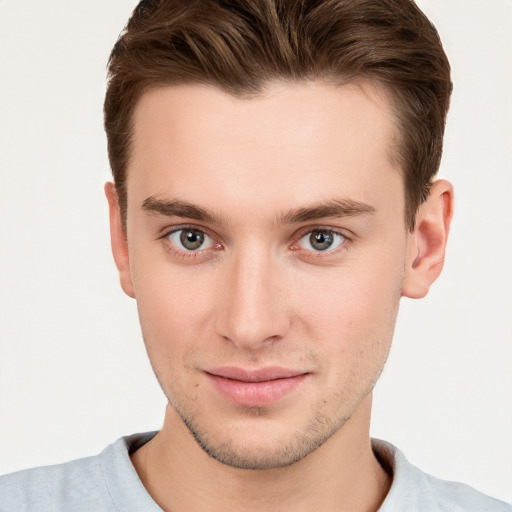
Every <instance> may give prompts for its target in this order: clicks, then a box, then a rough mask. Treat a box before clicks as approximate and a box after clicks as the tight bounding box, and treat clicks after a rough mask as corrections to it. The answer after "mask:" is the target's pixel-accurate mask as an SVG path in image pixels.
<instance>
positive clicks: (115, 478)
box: [0, 433, 160, 512]
mask: <svg viewBox="0 0 512 512" xmlns="http://www.w3.org/2000/svg"><path fill="white" fill-rule="evenodd" d="M152 435H154V433H150V434H141V435H135V436H130V437H127V438H121V439H119V440H118V441H117V442H115V443H114V444H112V445H110V446H108V447H107V448H106V449H105V450H103V452H101V453H100V454H99V455H96V456H94V457H86V458H83V459H77V460H74V461H71V462H66V463H64V464H58V465H55V466H45V467H40V468H33V469H28V470H24V471H19V472H17V473H12V474H9V475H5V476H1V477H0V512H32V511H34V512H35V511H37V512H39V511H44V510H51V511H53V512H61V511H62V512H64V511H65V512H69V511H70V510H72V511H73V512H85V511H87V512H90V511H92V510H93V511H94V512H103V511H105V512H107V511H109V512H110V511H114V510H127V511H128V510H133V508H132V507H131V506H129V507H128V506H126V503H125V500H126V501H128V503H130V505H133V506H135V507H139V510H141V508H140V506H142V507H143V508H142V509H144V510H160V509H159V508H158V507H157V508H152V505H154V503H153V502H152V500H150V498H149V495H147V492H146V491H145V489H144V487H143V485H142V483H141V482H140V480H139V479H138V476H137V473H136V472H135V469H134V468H133V466H132V465H131V462H130V457H129V452H130V449H131V448H133V446H134V445H137V444H139V443H142V444H143V442H146V441H147V440H149V438H151V437H152ZM135 449H136V448H135ZM148 500H149V506H148Z"/></svg>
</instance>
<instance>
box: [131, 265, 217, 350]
mask: <svg viewBox="0 0 512 512" xmlns="http://www.w3.org/2000/svg"><path fill="white" fill-rule="evenodd" d="M133 268H134V272H133V282H134V288H135V295H136V299H137V308H138V312H139V318H140V324H141V328H142V332H143V335H144V340H145V343H146V345H147V348H148V352H156V351H158V353H159V354H163V353H165V352H167V353H170V352H171V351H172V352H173V353H174V354H175V353H177V352H179V351H184V350H186V349H187V346H190V345H194V344H196V343H198V342H199V341H200V340H201V339H203V340H204V338H205V336H207V334H206V331H207V330H208V328H209V325H210V319H211V316H212V315H211V304H214V303H215V302H214V301H212V300H211V298H210V295H211V290H212V289H214V287H212V286H211V283H208V282H207V280H206V279H205V278H204V277H203V276H202V275H201V274H200V273H198V272H193V271H192V272H191V270H190V268H188V269H184V270H183V269H181V268H179V267H178V268H177V267H173V266H171V265H168V264H160V265H158V264H155V263H154V262H153V265H151V264H149V263H147V262H144V261H142V260H141V261H136V264H134V265H133ZM138 268H140V269H144V271H143V273H142V272H138V271H137V269H138Z"/></svg>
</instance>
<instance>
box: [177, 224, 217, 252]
mask: <svg viewBox="0 0 512 512" xmlns="http://www.w3.org/2000/svg"><path fill="white" fill-rule="evenodd" d="M167 239H168V240H169V242H171V244H172V245H174V246H175V247H177V248H178V249H181V250H185V251H198V250H204V249H209V248H211V247H213V246H214V241H213V240H212V239H211V238H210V237H209V236H208V235H207V234H206V233H204V232H203V231H201V230H199V229H192V228H184V229H177V230H176V231H173V232H172V233H170V234H169V235H167Z"/></svg>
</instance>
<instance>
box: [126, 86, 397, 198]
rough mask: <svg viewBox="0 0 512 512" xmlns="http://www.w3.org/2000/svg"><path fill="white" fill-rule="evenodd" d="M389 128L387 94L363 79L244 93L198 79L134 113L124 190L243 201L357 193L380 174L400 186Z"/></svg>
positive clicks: (163, 91) (154, 97) (155, 95)
mask: <svg viewBox="0 0 512 512" xmlns="http://www.w3.org/2000/svg"><path fill="white" fill-rule="evenodd" d="M394 132H395V127H394V124H393V116H392V109H391V104H390V101H389V100H388V97H387V95H386V94H385V93H384V91H383V90H381V89H379V88H378V87H376V86H374V85H370V84H350V85H344V86H334V85H329V84H326V83H323V82H306V83H299V84H273V85H271V86H269V87H268V88H267V89H266V90H265V92H264V93H262V94H261V95H258V96H255V97H249V98H247V97H244V98H240V97H234V96H232V95H230V94H227V93H225V92H223V91H221V90H219V89H217V88H214V87H207V86H195V85H187V86H173V87H164V88H159V89H154V90H150V91H148V92H146V93H145V94H144V95H143V96H142V98H141V99H140V101H139V103H138V105H137V108H136V110H135V113H134V136H133V150H132V156H131V160H130V165H129V169H128V197H129V200H130V192H133V193H135V194H136V195H137V197H138V198H139V199H141V200H143V199H144V197H142V196H145V197H149V196H151V195H153V196H154V195H161V194H167V195H171V196H176V195H183V194H185V195H188V196H189V197H187V199H193V200H197V199H196V198H197V197H199V199H200V200H201V201H203V202H207V203H208V202H209V203H210V204H211V203H212V202H213V201H214V197H218V199H217V201H220V202H222V201H224V200H225V201H236V200H237V199H238V200H239V202H240V200H241V198H242V197H243V198H244V202H243V204H245V205H247V206H250V203H251V200H252V199H254V198H261V197H267V198H268V199H269V200H270V199H276V200H277V199H279V200H280V201H281V202H283V203H286V202H287V201H292V200H293V201H295V202H296V203H300V202H301V201H303V202H311V201H312V200H322V199H328V198H329V197H328V196H329V194H332V193H334V191H336V193H337V194H338V195H342V196H350V197H351V198H353V199H355V200H363V201H364V200H367V198H366V197H364V196H366V195H368V192H369V189H370V188H371V187H369V185H370V184H373V185H377V186H380V190H381V193H382V195H385V194H386V187H385V186H384V184H385V183H386V181H388V182H389V180H391V181H392V182H396V181H397V180H398V181H399V182H400V186H401V178H399V174H400V173H399V170H398V169H397V168H396V165H395V164H394V161H393V158H392V153H393V146H394V138H395V137H394ZM379 184H380V185H379ZM373 188H375V186H374V187H373ZM376 192H377V190H373V193H376ZM192 196H193V197H192ZM312 196H315V197H312ZM323 196H325V197H323ZM270 202H271V201H269V203H270ZM221 204H222V203H221ZM286 206H290V207H294V206H296V205H295V204H290V205H286V204H283V207H286Z"/></svg>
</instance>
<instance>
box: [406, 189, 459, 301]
mask: <svg viewBox="0 0 512 512" xmlns="http://www.w3.org/2000/svg"><path fill="white" fill-rule="evenodd" d="M452 215H453V187H452V185H451V184H450V183H449V182H448V181H446V180H437V181H436V182H434V183H433V185H432V187H431V188H430V193H429V195H428V198H427V199H426V201H425V202H424V203H423V204H422V205H421V206H420V208H419V209H418V212H417V214H416V226H415V228H414V232H413V233H412V234H411V236H410V238H409V246H408V255H407V263H406V269H405V276H404V281H403V284H402V296H404V297H410V298H412V299H421V298H422V297H425V295H427V293H428V291H429V289H430V286H431V285H432V283H433V282H434V281H435V280H436V279H437V278H438V276H439V274H440V273H441V270H442V269H443V264H444V255H445V251H446V242H447V240H448V232H449V230H450V223H451V220H452Z"/></svg>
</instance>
